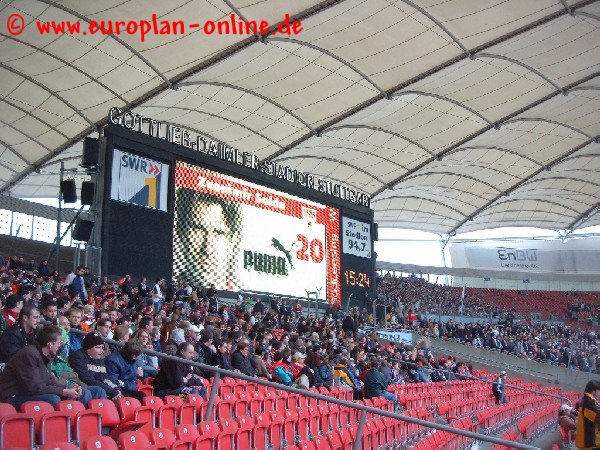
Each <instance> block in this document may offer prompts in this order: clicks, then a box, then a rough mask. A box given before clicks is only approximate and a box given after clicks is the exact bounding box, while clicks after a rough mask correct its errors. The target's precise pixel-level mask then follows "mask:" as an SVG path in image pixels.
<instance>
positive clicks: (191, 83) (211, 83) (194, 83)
mask: <svg viewBox="0 0 600 450" xmlns="http://www.w3.org/2000/svg"><path fill="white" fill-rule="evenodd" d="M201 85H207V86H219V87H223V88H228V89H235V90H236V91H242V92H244V93H246V94H249V95H252V96H254V97H258V98H260V99H261V100H264V101H265V102H267V103H270V104H271V105H273V106H276V107H277V108H279V109H281V110H283V111H285V112H286V113H287V114H289V115H290V116H292V117H293V118H294V119H296V120H297V121H298V122H300V123H301V124H302V125H304V126H305V127H306V128H308V129H309V130H310V131H311V132H312V134H313V135H314V136H318V135H319V133H318V132H317V130H315V129H314V128H313V127H312V126H311V125H310V124H309V123H308V122H306V121H305V120H304V119H302V118H301V117H300V116H299V115H297V114H296V113H294V112H293V111H292V110H290V109H288V108H286V107H285V106H283V105H282V104H280V103H277V102H276V101H275V100H271V99H270V98H269V97H265V96H264V95H262V94H259V93H258V92H254V91H251V90H250V89H246V88H243V87H241V86H235V85H233V84H228V83H219V82H217V81H186V82H183V83H179V84H177V86H176V88H177V87H181V86H201Z"/></svg>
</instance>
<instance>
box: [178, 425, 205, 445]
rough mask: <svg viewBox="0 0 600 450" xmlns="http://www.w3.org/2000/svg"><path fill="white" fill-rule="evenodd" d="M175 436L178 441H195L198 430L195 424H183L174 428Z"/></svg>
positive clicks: (198, 433) (198, 434)
mask: <svg viewBox="0 0 600 450" xmlns="http://www.w3.org/2000/svg"><path fill="white" fill-rule="evenodd" d="M175 437H176V438H177V440H180V441H186V442H196V440H197V439H198V438H199V437H200V432H199V431H198V428H196V426H195V425H191V424H183V425H178V426H177V427H176V428H175Z"/></svg>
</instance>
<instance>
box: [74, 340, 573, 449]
mask: <svg viewBox="0 0 600 450" xmlns="http://www.w3.org/2000/svg"><path fill="white" fill-rule="evenodd" d="M71 331H72V332H74V333H75V334H78V335H85V334H87V333H85V332H83V331H80V330H71ZM102 340H103V341H105V342H108V343H110V344H116V345H118V346H122V345H124V344H123V343H122V342H119V341H114V340H112V339H107V338H102ZM143 352H144V353H146V354H149V355H151V356H157V357H159V358H162V359H169V360H173V361H181V362H185V363H186V364H189V365H191V366H194V367H198V368H200V369H201V370H202V371H206V372H212V373H214V378H213V381H212V388H211V391H210V394H209V400H208V406H207V409H206V414H205V417H204V420H210V418H211V416H212V412H213V408H214V404H215V398H216V396H217V392H218V386H219V380H220V377H221V375H224V376H228V377H232V378H238V379H241V380H245V381H250V382H252V383H256V384H260V385H263V386H266V387H269V388H273V389H276V390H283V391H287V392H290V393H294V394H299V395H301V396H305V397H310V398H313V399H315V400H319V401H325V402H329V403H334V404H336V405H339V406H345V407H349V408H352V409H357V410H360V411H362V414H361V418H360V420H359V423H358V431H357V435H356V436H357V437H356V442H355V444H354V450H359V449H360V448H361V439H362V435H363V431H364V427H365V422H366V417H367V413H372V414H377V415H380V416H384V417H390V418H392V419H397V420H401V421H405V422H409V423H413V424H416V425H420V426H423V427H427V428H433V429H436V430H440V431H446V432H449V433H452V434H458V435H461V436H465V437H468V438H470V439H473V440H477V441H486V442H491V443H493V444H501V445H505V446H508V447H511V448H519V449H531V450H540V448H539V447H535V446H532V445H527V444H522V443H520V442H514V441H507V440H504V439H500V438H497V437H494V436H488V435H485V434H479V433H473V432H471V431H467V430H462V429H459V428H453V427H451V426H447V425H442V424H437V423H434V422H429V421H426V420H421V419H416V418H413V417H409V416H405V415H402V414H398V413H396V412H390V411H385V410H383V409H379V408H373V407H370V406H364V405H361V404H357V403H354V402H349V401H347V400H341V399H337V398H334V397H330V396H327V395H323V394H317V393H314V392H310V391H307V390H304V389H298V388H296V387H290V386H285V385H283V384H279V383H273V382H270V381H267V380H264V379H261V378H257V377H250V376H248V375H244V374H242V373H238V372H231V371H229V370H225V369H221V368H219V367H215V366H209V365H206V364H201V363H197V362H194V361H191V360H188V359H183V358H179V357H177V356H171V355H167V354H165V353H160V352H156V351H153V350H148V349H143ZM523 390H526V389H523ZM561 398H562V397H561Z"/></svg>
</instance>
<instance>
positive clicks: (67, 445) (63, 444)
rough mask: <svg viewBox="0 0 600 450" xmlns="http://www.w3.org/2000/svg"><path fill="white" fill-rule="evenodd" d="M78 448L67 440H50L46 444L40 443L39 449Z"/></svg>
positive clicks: (67, 449)
mask: <svg viewBox="0 0 600 450" xmlns="http://www.w3.org/2000/svg"><path fill="white" fill-rule="evenodd" d="M57 449H59V450H79V447H77V446H76V445H75V444H73V443H72V442H69V441H63V442H50V443H48V444H44V445H40V448H39V450H57Z"/></svg>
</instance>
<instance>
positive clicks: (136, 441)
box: [119, 431, 150, 450]
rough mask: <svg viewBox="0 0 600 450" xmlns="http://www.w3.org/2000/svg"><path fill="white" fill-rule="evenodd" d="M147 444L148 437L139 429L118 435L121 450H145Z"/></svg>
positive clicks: (148, 442) (148, 443)
mask: <svg viewBox="0 0 600 450" xmlns="http://www.w3.org/2000/svg"><path fill="white" fill-rule="evenodd" d="M149 445H150V441H149V440H148V437H147V436H146V435H145V434H144V433H140V432H139V431H127V432H125V433H121V434H120V435H119V446H120V447H121V450H146V447H148V446H149Z"/></svg>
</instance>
